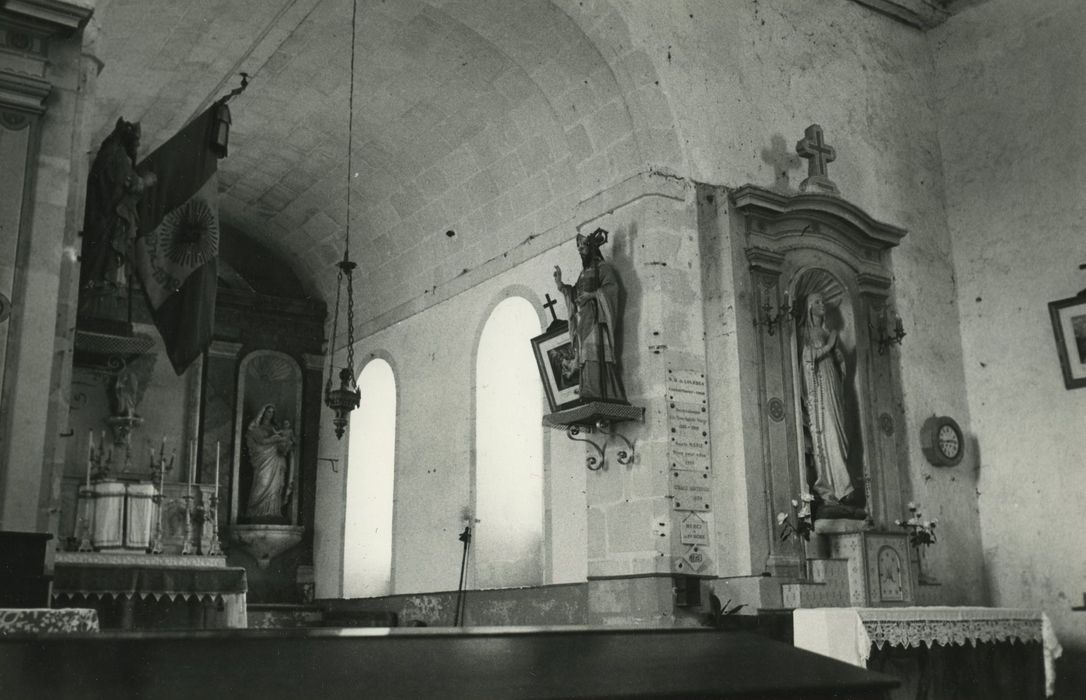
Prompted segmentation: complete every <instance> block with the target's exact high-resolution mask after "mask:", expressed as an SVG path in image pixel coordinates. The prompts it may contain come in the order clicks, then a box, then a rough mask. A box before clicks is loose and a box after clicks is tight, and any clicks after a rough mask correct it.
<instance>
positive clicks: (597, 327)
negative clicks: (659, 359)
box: [554, 228, 626, 403]
mask: <svg viewBox="0 0 1086 700" xmlns="http://www.w3.org/2000/svg"><path fill="white" fill-rule="evenodd" d="M606 242H607V231H604V230H603V229H601V228H599V229H596V230H595V231H593V232H592V233H590V234H588V235H587V236H582V235H581V234H577V251H578V252H579V253H580V254H581V265H582V269H581V274H580V275H579V276H578V277H577V283H576V284H574V285H569V284H565V283H563V281H562V268H561V267H559V266H557V265H555V266H554V282H555V284H556V285H557V286H558V291H559V292H561V293H562V296H563V297H565V300H566V308H567V309H568V310H569V336H570V341H571V342H572V345H573V352H574V356H575V362H576V365H577V367H578V369H579V371H580V379H581V388H580V397H581V400H583V401H614V402H619V403H626V390H625V389H624V388H623V386H622V377H621V376H620V375H619V371H618V352H617V351H616V349H615V324H616V323H617V321H618V319H619V310H618V276H617V275H616V274H615V269H614V267H612V266H611V265H610V263H608V262H606V261H605V260H604V259H603V255H602V254H601V253H600V246H602V245H603V244H604V243H606Z"/></svg>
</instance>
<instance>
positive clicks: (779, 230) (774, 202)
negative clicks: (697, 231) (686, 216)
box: [730, 185, 906, 251]
mask: <svg viewBox="0 0 1086 700" xmlns="http://www.w3.org/2000/svg"><path fill="white" fill-rule="evenodd" d="M730 198H731V200H732V205H733V207H734V208H735V209H736V210H737V211H739V212H741V213H742V214H745V215H746V216H747V232H748V233H762V234H764V235H766V236H769V237H771V238H779V237H783V236H786V235H790V234H791V235H794V234H795V233H798V234H799V235H804V234H805V232H807V231H808V230H810V231H812V232H813V233H816V234H817V233H818V231H817V228H818V227H819V226H820V225H824V226H829V227H831V228H832V229H833V230H834V231H837V232H839V233H840V234H842V235H844V236H845V237H847V238H850V239H852V240H853V241H854V242H855V243H856V244H857V246H858V247H860V248H863V249H867V250H876V251H884V250H887V249H889V248H892V247H894V246H896V245H897V244H898V243H900V242H901V239H902V238H904V237H905V234H906V231H905V229H903V228H901V227H899V226H894V225H892V224H885V223H882V222H881V221H876V220H875V219H873V218H872V217H871V216H870V215H869V214H868V213H867V212H865V211H864V210H863V209H860V208H859V207H858V206H856V205H855V204H853V203H851V202H849V201H848V200H847V199H844V198H842V197H839V196H836V195H830V194H820V193H810V192H808V193H804V194H782V193H780V192H775V191H773V190H767V189H765V188H764V187H758V186H757V185H743V186H742V187H740V188H739V189H737V190H734V191H732V192H730ZM752 225H753V226H756V227H757V228H755V229H752ZM797 227H798V228H797Z"/></svg>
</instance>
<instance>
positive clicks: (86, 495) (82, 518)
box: [76, 488, 94, 552]
mask: <svg viewBox="0 0 1086 700" xmlns="http://www.w3.org/2000/svg"><path fill="white" fill-rule="evenodd" d="M79 495H80V496H82V498H83V507H82V508H81V509H80V512H79V526H78V531H79V547H78V549H77V550H76V551H79V552H93V551H94V545H93V543H92V542H91V528H90V521H89V519H88V517H87V511H88V510H90V504H91V503H92V501H91V499H92V498H93V497H94V492H93V491H91V489H90V488H81V489H79Z"/></svg>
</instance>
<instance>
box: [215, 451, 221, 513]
mask: <svg viewBox="0 0 1086 700" xmlns="http://www.w3.org/2000/svg"><path fill="white" fill-rule="evenodd" d="M221 450H222V443H220V442H219V441H218V440H216V441H215V499H216V500H218V498H219V453H220V452H221Z"/></svg>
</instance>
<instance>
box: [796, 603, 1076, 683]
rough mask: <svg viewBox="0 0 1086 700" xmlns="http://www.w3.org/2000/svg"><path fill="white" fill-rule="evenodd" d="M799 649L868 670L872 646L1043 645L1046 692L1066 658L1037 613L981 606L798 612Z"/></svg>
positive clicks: (1050, 629) (1038, 612) (804, 610)
mask: <svg viewBox="0 0 1086 700" xmlns="http://www.w3.org/2000/svg"><path fill="white" fill-rule="evenodd" d="M792 628H793V633H794V635H795V637H794V641H795V645H796V646H797V647H799V648H800V649H806V650H808V651H813V652H815V653H817V654H822V655H823V656H829V657H831V658H834V659H838V660H839V661H844V662H846V663H850V664H852V665H854V666H860V667H862V668H866V667H867V660H868V658H869V657H870V656H871V647H872V645H874V646H875V647H877V648H879V649H882V647H883V646H884V645H886V644H889V645H890V646H900V647H918V646H920V645H921V644H923V645H925V646H927V647H931V645H932V644H934V643H938V644H942V645H944V646H946V645H949V644H957V645H959V646H964V645H965V644H967V643H968V644H972V645H973V646H976V644H977V642H1015V641H1018V642H1040V643H1041V644H1042V646H1043V647H1044V662H1045V692H1046V694H1047V695H1049V696H1051V695H1052V693H1053V691H1054V689H1055V686H1056V668H1055V661H1056V659H1057V658H1059V657H1060V655H1061V654H1062V653H1063V649H1062V648H1061V647H1060V643H1059V640H1057V639H1056V634H1055V632H1053V630H1052V623H1051V622H1049V619H1048V616H1047V615H1045V614H1044V613H1043V612H1040V611H1039V610H1018V609H1013V608H981V607H948V606H938V607H907V608H806V609H804V608H798V609H796V610H794V611H793V612H792Z"/></svg>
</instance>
